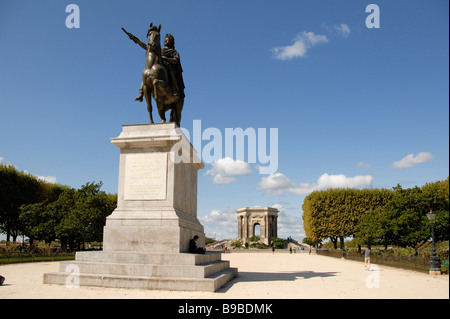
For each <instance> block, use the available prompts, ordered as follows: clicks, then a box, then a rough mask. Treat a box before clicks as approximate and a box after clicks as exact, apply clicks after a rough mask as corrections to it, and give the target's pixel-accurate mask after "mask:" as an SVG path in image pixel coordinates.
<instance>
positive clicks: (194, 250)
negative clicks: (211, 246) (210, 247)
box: [189, 235, 205, 254]
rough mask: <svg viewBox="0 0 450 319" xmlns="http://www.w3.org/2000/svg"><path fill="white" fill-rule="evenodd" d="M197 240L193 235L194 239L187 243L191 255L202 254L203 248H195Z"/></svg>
mask: <svg viewBox="0 0 450 319" xmlns="http://www.w3.org/2000/svg"><path fill="white" fill-rule="evenodd" d="M197 240H198V236H197V235H195V236H194V238H192V239H191V240H190V241H189V252H190V253H192V254H204V253H205V248H203V247H197V243H196V241H197Z"/></svg>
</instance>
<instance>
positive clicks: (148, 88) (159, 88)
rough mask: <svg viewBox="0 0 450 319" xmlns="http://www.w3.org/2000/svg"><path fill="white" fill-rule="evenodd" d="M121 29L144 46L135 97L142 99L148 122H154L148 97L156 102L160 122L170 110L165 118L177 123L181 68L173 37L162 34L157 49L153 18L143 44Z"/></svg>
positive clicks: (157, 33)
mask: <svg viewBox="0 0 450 319" xmlns="http://www.w3.org/2000/svg"><path fill="white" fill-rule="evenodd" d="M122 30H123V31H124V32H125V33H126V34H127V35H128V37H129V38H130V39H131V40H132V41H133V42H134V43H136V44H139V46H140V47H142V48H143V49H145V50H146V54H145V68H144V70H143V71H142V83H141V87H140V89H139V96H138V97H137V98H136V99H135V101H139V102H142V101H143V97H145V101H146V102H147V110H148V113H149V115H150V123H154V121H153V115H152V97H153V99H154V100H155V102H156V106H157V108H158V114H159V116H160V118H161V123H165V122H166V112H167V111H168V110H170V119H169V122H175V123H176V125H177V126H178V127H179V126H180V122H181V111H182V109H183V104H184V97H185V94H184V81H183V75H182V72H183V69H182V67H181V63H180V55H179V53H178V52H177V50H175V39H174V37H173V36H172V35H171V34H170V33H169V34H166V36H165V38H164V48H162V49H161V40H160V39H161V36H160V32H161V25H159V27H156V26H154V25H153V22H152V23H150V28H149V29H148V31H147V38H148V41H147V44H145V43H144V42H142V41H141V40H139V39H138V38H137V37H135V36H134V35H132V34H131V33H129V32H127V31H126V30H125V29H124V28H122Z"/></svg>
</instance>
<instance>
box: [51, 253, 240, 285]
mask: <svg viewBox="0 0 450 319" xmlns="http://www.w3.org/2000/svg"><path fill="white" fill-rule="evenodd" d="M237 273H238V270H237V268H230V264H229V261H222V260H221V254H218V253H207V254H205V255H195V254H182V253H179V254H163V253H129V252H79V253H77V254H76V259H75V261H72V262H70V261H67V262H61V263H60V272H54V273H46V274H44V283H45V284H59V285H67V286H76V285H79V286H96V287H110V288H136V289H154V290H189V291H216V290H218V289H219V288H220V287H222V286H223V285H224V284H225V283H226V282H228V281H229V280H231V279H232V278H234V277H235V276H237Z"/></svg>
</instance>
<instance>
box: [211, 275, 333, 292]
mask: <svg viewBox="0 0 450 319" xmlns="http://www.w3.org/2000/svg"><path fill="white" fill-rule="evenodd" d="M336 274H338V273H337V272H315V271H310V270H307V271H298V272H295V271H282V272H274V273H272V272H240V271H239V273H238V276H237V277H235V278H234V279H233V280H231V281H229V282H228V283H227V284H225V285H224V286H223V287H222V288H221V289H220V290H219V291H217V292H219V293H220V292H222V293H223V292H227V291H228V290H229V289H230V288H231V287H232V286H233V285H234V284H236V283H238V282H258V281H266V282H267V281H294V280H296V279H299V278H302V279H309V278H314V277H322V278H324V277H333V276H336Z"/></svg>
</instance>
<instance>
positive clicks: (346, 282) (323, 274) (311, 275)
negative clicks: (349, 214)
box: [0, 251, 449, 299]
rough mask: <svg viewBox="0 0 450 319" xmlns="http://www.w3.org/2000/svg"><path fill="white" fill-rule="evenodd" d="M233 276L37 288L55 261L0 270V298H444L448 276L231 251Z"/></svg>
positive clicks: (317, 258) (308, 257) (307, 257)
mask: <svg viewBox="0 0 450 319" xmlns="http://www.w3.org/2000/svg"><path fill="white" fill-rule="evenodd" d="M223 259H224V260H229V261H230V263H231V267H237V268H238V269H239V275H238V277H237V278H235V279H233V280H232V281H230V282H229V283H227V284H226V285H225V286H223V287H222V288H221V289H220V290H219V291H218V292H215V293H213V292H187V291H181V292H180V291H155V290H134V289H114V288H98V287H79V288H68V287H66V286H60V285H47V284H43V281H42V277H43V274H44V273H46V272H54V271H57V270H58V266H59V262H40V263H24V264H11V265H3V266H0V274H1V275H2V276H4V277H6V281H5V283H4V285H3V286H0V299H8V298H12V299H15V298H44V299H45V298H52V299H60V298H62V299H68V298H70V299H78V298H83V299H85V298H88V299H91V298H106V299H109V298H136V299H138V298H139V299H140V298H146V299H155V298H156V299H158V298H160V299H172V298H176V299H204V298H207V299H253V298H256V299H265V298H270V299H415V298H418V299H448V298H449V277H448V276H447V275H441V276H437V277H433V276H429V275H428V274H425V273H419V272H414V271H410V270H403V269H396V268H392V267H387V266H376V265H374V266H373V267H372V271H365V270H364V263H363V262H357V261H351V260H342V259H337V258H331V257H325V256H317V255H314V254H312V255H309V254H308V253H298V252H297V253H296V254H289V253H286V252H281V251H276V252H275V254H272V252H256V253H255V252H248V253H247V252H244V253H242V252H239V253H237V252H231V253H227V254H224V255H223Z"/></svg>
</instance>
